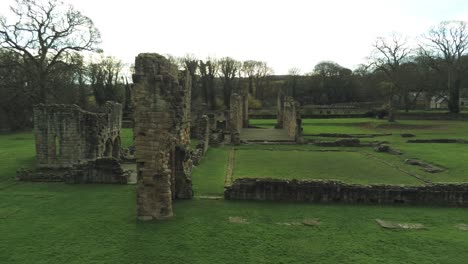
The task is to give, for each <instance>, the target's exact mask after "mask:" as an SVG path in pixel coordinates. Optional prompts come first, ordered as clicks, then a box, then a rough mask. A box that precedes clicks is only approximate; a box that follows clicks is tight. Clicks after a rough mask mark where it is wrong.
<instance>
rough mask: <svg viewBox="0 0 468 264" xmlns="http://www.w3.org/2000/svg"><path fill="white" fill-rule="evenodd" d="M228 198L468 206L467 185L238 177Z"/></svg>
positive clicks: (226, 193) (227, 195) (226, 197)
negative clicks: (383, 183) (413, 184)
mask: <svg viewBox="0 0 468 264" xmlns="http://www.w3.org/2000/svg"><path fill="white" fill-rule="evenodd" d="M224 198H225V199H227V200H260V201H291V202H322V203H330V202H340V203H365V204H409V205H431V206H433V205H445V206H447V205H448V206H463V207H468V184H436V185H428V186H397V185H368V186H367V185H359V184H346V183H343V182H339V181H299V180H278V179H237V180H236V181H234V183H233V184H232V185H231V186H230V187H228V188H227V189H226V190H225V192H224Z"/></svg>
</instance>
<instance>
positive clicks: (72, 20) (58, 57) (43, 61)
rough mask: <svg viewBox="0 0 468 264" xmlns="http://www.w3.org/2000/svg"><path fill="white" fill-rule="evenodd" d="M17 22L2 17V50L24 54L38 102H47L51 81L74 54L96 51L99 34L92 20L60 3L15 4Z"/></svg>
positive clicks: (23, 1)
mask: <svg viewBox="0 0 468 264" xmlns="http://www.w3.org/2000/svg"><path fill="white" fill-rule="evenodd" d="M10 9H11V11H12V12H13V14H14V15H15V16H16V18H17V20H16V21H15V22H13V23H11V24H10V23H8V22H7V19H6V18H5V17H3V16H2V17H0V47H2V48H6V49H9V50H12V51H14V52H16V53H19V54H21V56H22V57H23V58H24V60H25V61H27V62H28V64H30V65H31V68H32V69H33V70H34V73H35V80H33V82H34V84H35V85H36V86H37V89H38V90H39V95H38V98H37V100H36V101H37V102H46V100H47V93H49V92H53V91H50V89H48V86H47V82H48V78H49V77H50V76H51V75H53V74H54V70H55V69H56V68H55V66H56V65H58V64H60V63H63V62H65V61H66V60H67V57H69V56H71V55H72V54H73V53H74V52H80V51H97V48H96V47H97V45H98V44H99V42H100V33H99V31H98V30H97V29H96V28H95V27H94V24H93V22H92V20H91V19H90V18H88V17H86V16H84V15H83V14H81V13H80V12H79V11H77V10H75V9H74V8H73V7H72V6H67V7H65V6H64V5H63V3H62V2H59V1H58V0H47V1H44V2H42V1H36V0H16V6H12V7H11V8H10Z"/></svg>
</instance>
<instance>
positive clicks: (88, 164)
mask: <svg viewBox="0 0 468 264" xmlns="http://www.w3.org/2000/svg"><path fill="white" fill-rule="evenodd" d="M121 119H122V106H121V105H120V104H118V103H114V102H107V103H106V104H105V105H104V107H103V109H101V112H99V113H91V112H87V111H84V110H82V109H81V108H80V107H78V106H77V105H44V104H40V105H36V106H35V107H34V135H35V140H36V162H37V166H36V168H37V169H36V171H34V172H32V171H27V170H19V171H18V173H17V179H18V180H22V181H65V182H67V183H126V182H127V174H126V173H125V172H124V171H123V170H122V169H121V168H120V164H119V163H118V160H119V158H120V129H121ZM103 159H105V160H107V162H105V161H102V160H103ZM110 160H113V161H110ZM117 167H118V168H117ZM110 172H113V173H110ZM70 175H71V176H70ZM73 175H74V176H73ZM70 177H72V178H73V179H75V180H70V179H71V178H70Z"/></svg>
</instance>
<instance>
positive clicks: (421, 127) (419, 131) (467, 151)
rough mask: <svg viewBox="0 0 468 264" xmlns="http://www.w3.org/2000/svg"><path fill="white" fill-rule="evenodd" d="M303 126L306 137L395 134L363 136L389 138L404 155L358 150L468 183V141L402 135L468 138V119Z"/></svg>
mask: <svg viewBox="0 0 468 264" xmlns="http://www.w3.org/2000/svg"><path fill="white" fill-rule="evenodd" d="M250 122H251V124H253V125H257V123H258V124H260V125H265V124H271V126H273V125H274V124H275V122H276V120H273V119H269V120H250ZM303 129H304V134H305V135H306V136H305V138H307V139H319V140H324V141H327V140H335V138H324V137H323V138H322V137H316V136H307V134H319V133H344V134H388V133H390V134H392V135H391V136H383V137H375V138H370V139H361V141H363V142H368V141H376V140H377V141H388V142H389V145H390V146H392V147H393V148H395V149H398V150H400V151H402V152H403V155H401V156H392V155H388V154H380V153H375V152H374V151H373V150H372V149H371V148H364V149H361V150H359V151H361V152H364V153H366V152H367V153H369V154H373V155H375V156H378V157H379V158H380V159H384V160H387V161H389V162H391V163H393V164H396V165H398V166H399V167H402V168H404V169H405V170H408V171H410V172H412V173H416V174H418V175H421V176H423V177H424V178H427V179H430V180H432V181H433V182H468V163H466V161H467V160H468V144H435V143H432V144H431V143H427V144H426V143H425V144H410V143H406V141H407V140H408V138H403V137H401V134H402V133H411V134H414V135H416V137H415V138H414V139H431V138H432V139H435V138H452V139H465V140H468V122H464V121H428V120H400V121H397V122H395V123H389V122H387V121H386V120H377V119H370V118H350V119H304V120H303ZM405 159H421V160H424V161H426V162H429V163H432V164H434V165H437V166H441V167H444V168H446V169H447V170H446V171H445V172H442V173H436V174H431V173H425V172H424V171H422V170H420V169H418V168H417V167H412V166H406V165H404V160H405Z"/></svg>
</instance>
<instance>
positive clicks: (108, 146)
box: [103, 138, 113, 158]
mask: <svg viewBox="0 0 468 264" xmlns="http://www.w3.org/2000/svg"><path fill="white" fill-rule="evenodd" d="M112 145H113V144H112V140H111V139H110V138H109V139H107V141H106V146H105V148H104V153H103V156H104V157H106V158H110V157H112Z"/></svg>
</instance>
